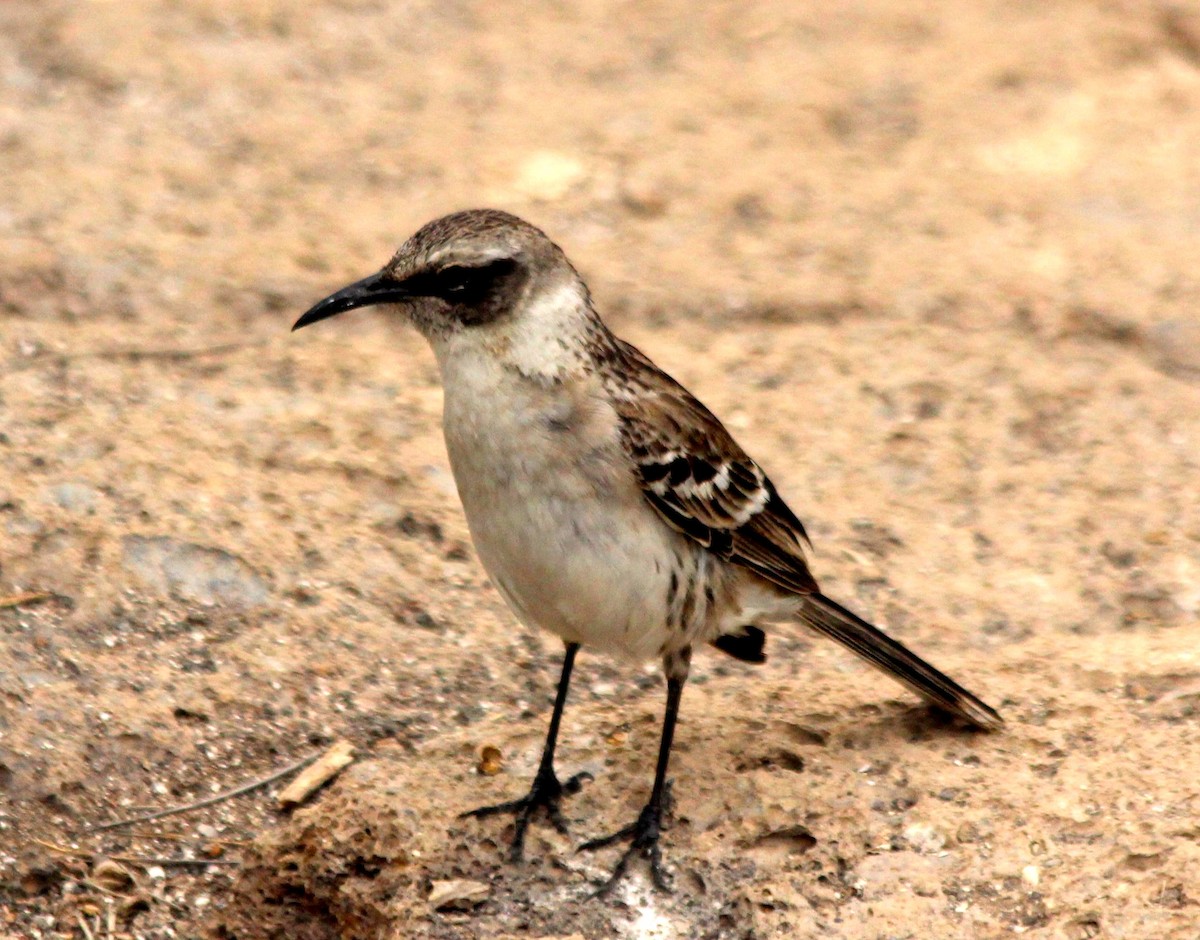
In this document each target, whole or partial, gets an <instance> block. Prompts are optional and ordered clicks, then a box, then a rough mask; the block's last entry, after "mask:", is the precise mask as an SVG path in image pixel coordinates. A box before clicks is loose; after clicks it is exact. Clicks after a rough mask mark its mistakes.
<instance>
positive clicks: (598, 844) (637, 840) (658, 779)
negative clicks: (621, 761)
mask: <svg viewBox="0 0 1200 940" xmlns="http://www.w3.org/2000/svg"><path fill="white" fill-rule="evenodd" d="M691 653H692V651H691V650H690V649H685V650H683V651H682V652H680V653H676V654H673V655H670V656H667V657H665V658H664V659H663V669H664V670H665V671H666V673H667V709H666V712H665V713H664V715H663V726H662V739H661V740H660V742H659V745H658V764H657V766H656V767H655V768H654V788H653V789H652V790H651V791H650V799H649V801H648V802H647V803H646V805H645V806H644V807H643V808H642V811H641V812H640V813H639V814H638V818H637V821H636V822H634V823H632V824H631V825H628V826H626V827H625V828H624V829H621V830H618V831H617V832H614V833H613V834H612V835H609V836H602V837H601V838H599V839H592V840H591V841H589V842H585V843H583V845H581V846H580V847H579V849H580V851H583V850H591V849H600V848H604V846H606V845H612V844H613V843H614V842H621V841H624V840H626V839H628V840H629V843H630V844H629V848H628V849H626V850H625V852H624V854H622V855H621V858H620V859H619V860H618V861H617V865H616V867H615V868H614V869H613V872H612V874H611V875H610V876H609V878H608V880H607V881H606V882H605V883H604V884H603V885H602V886H601V887H600V890H599V891H597V892H596V894H597V896H603V895H606V894H608V893H609V892H610V891H612V889H613V888H615V887H616V886H617V883H618V882H619V881H620V880H621V877H622V876H623V875H624V874H625V871H626V869H628V868H629V862H630V861H631V860H632V859H633V858H635V857H636V856H639V855H640V856H642V857H644V858H645V859H646V861H647V862H648V863H649V865H650V877H651V878H652V879H653V880H654V885H655V887H657V888H658V889H660V890H662V891H670V890H671V881H670V878H669V877H668V876H667V873H666V872H665V871H664V870H663V865H662V851H661V850H660V849H659V847H658V836H659V833H660V832H661V831H662V820H663V814H664V813H665V812H666V811H667V809H668V804H669V802H670V790H671V785H670V784H669V783H668V782H667V763H668V762H669V761H670V759H671V742H672V741H673V740H674V738H675V720H676V718H677V717H678V716H679V700H680V698H681V697H682V696H683V684H684V683H685V682H687V674H688V664H689V663H690V662H691Z"/></svg>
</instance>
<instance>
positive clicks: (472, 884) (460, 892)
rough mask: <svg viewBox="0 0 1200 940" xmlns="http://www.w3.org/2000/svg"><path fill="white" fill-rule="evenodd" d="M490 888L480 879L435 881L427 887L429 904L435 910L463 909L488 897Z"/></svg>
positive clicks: (474, 905)
mask: <svg viewBox="0 0 1200 940" xmlns="http://www.w3.org/2000/svg"><path fill="white" fill-rule="evenodd" d="M491 890H492V889H491V888H489V887H488V886H487V885H485V884H484V883H483V882H482V881H465V880H462V879H455V880H453V881H435V882H434V883H433V884H432V885H430V887H429V904H430V906H431V907H433V909H434V910H435V911H465V910H470V909H471V908H473V907H478V906H479V905H480V904H482V903H483V902H484V901H486V900H487V899H488V895H489V894H491Z"/></svg>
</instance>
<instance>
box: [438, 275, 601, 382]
mask: <svg viewBox="0 0 1200 940" xmlns="http://www.w3.org/2000/svg"><path fill="white" fill-rule="evenodd" d="M520 304H521V306H520V309H519V310H517V311H515V312H514V313H513V314H512V315H511V316H507V317H503V318H501V319H499V320H497V321H496V322H495V323H490V324H486V325H483V326H478V327H468V328H466V329H463V330H458V331H456V332H454V333H452V334H450V335H448V336H445V337H441V338H440V339H438V340H435V341H434V344H433V345H434V352H435V353H436V354H437V357H438V360H439V362H441V364H442V370H443V373H444V372H445V371H446V368H447V365H448V361H449V360H451V359H457V358H459V357H460V356H467V357H471V358H476V357H479V356H488V357H494V359H495V360H496V361H497V362H498V363H499V364H500V365H501V366H504V367H505V368H508V369H514V370H516V371H517V372H519V373H521V374H522V375H524V376H526V377H527V378H531V379H536V380H538V381H541V382H547V383H549V382H556V381H561V380H562V379H565V378H567V377H568V376H570V375H573V374H577V373H579V372H580V371H582V370H583V369H584V368H585V367H586V365H587V361H588V358H589V350H588V343H589V340H590V339H591V338H592V337H593V336H594V335H595V333H596V330H597V327H598V321H597V320H596V315H595V314H594V313H593V312H592V310H591V307H590V305H589V303H588V299H587V294H586V291H585V288H584V287H583V285H582V284H581V283H580V282H579V280H578V279H577V278H574V277H572V278H570V279H567V280H563V281H559V282H557V283H553V284H549V285H546V286H543V287H540V288H538V289H535V290H533V291H530V292H529V293H527V294H526V295H525V296H524V297H523V298H522V299H521V301H520Z"/></svg>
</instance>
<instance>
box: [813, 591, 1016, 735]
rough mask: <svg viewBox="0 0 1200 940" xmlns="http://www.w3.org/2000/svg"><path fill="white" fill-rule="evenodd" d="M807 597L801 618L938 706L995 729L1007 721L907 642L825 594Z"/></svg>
mask: <svg viewBox="0 0 1200 940" xmlns="http://www.w3.org/2000/svg"><path fill="white" fill-rule="evenodd" d="M804 600H805V604H804V607H803V609H802V611H801V617H802V618H803V619H804V621H805V622H806V623H807V624H809V626H811V627H813V628H815V629H816V630H819V631H820V632H821V633H824V634H825V635H826V636H828V637H830V638H831V639H834V640H837V641H838V642H839V643H841V644H842V645H843V646H845V647H846V648H847V649H850V650H852V651H854V652H855V653H857V654H858V655H859V656H861V657H862V658H863V659H865V660H867V662H869V663H871V665H873V666H875V667H877V668H878V669H881V670H883V671H884V672H886V673H887V674H888V675H890V676H892V678H894V679H897V680H899V681H900V682H902V683H904V684H905V685H906V686H908V687H909V688H910V689H912V690H913V691H914V692H916V693H918V694H919V695H922V696H924V697H925V698H927V699H928V700H929V701H930V702H932V703H933V704H934V705H937V706H938V707H939V708H942V709H944V710H945V711H948V712H951V713H953V714H955V715H958V716H959V717H960V718H962V719H964V720H965V721H968V722H970V723H971V724H973V725H975V726H976V727H977V728H983V729H985V730H991V729H994V728H998V727H1000V725H1002V724H1003V723H1004V719H1003V718H1001V717H1000V715H999V713H998V712H997V711H996V710H995V709H994V708H992V707H991V706H990V705H987V704H986V703H984V702H983V701H981V700H980V699H979V698H977V697H976V696H974V695H972V694H971V693H970V692H968V691H967V690H966V689H964V688H963V687H962V686H961V685H959V684H958V683H957V682H955V681H954V680H953V679H951V678H950V677H949V676H947V675H945V674H943V673H941V672H939V671H938V670H937V669H934V668H933V666H931V665H929V663H927V662H925V660H923V659H921V657H920V656H917V655H916V654H915V653H913V652H912V651H910V650H909V649H908V648H907V647H905V646H904V645H903V644H901V643H898V642H896V641H895V640H893V639H892V638H891V637H890V636H888V635H887V634H886V633H884V632H883V631H882V630H879V629H877V628H876V627H873V626H871V624H869V623H867V622H866V621H865V620H863V619H862V618H861V617H858V616H856V615H855V614H853V613H851V612H850V611H848V610H846V608H845V607H842V606H841V605H840V604H837V603H835V602H834V601H831V600H830V599H829V598H828V597H826V596H825V595H824V594H820V593H813V594H808V595H806V596H805V598H804Z"/></svg>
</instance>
